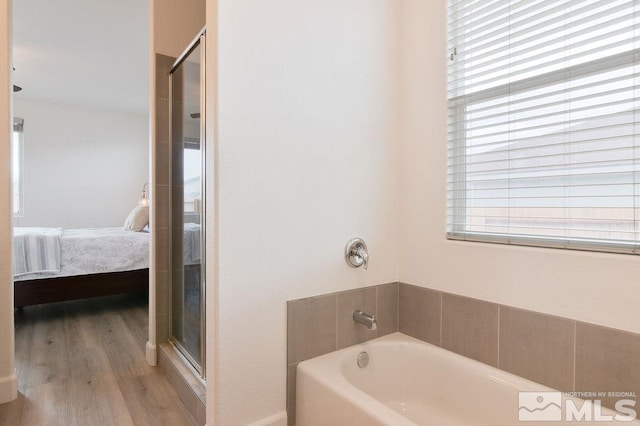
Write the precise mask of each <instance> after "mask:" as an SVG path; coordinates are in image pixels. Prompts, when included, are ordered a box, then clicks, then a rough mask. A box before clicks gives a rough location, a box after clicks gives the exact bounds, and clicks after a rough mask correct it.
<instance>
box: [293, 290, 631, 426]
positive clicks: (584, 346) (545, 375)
mask: <svg viewBox="0 0 640 426" xmlns="http://www.w3.org/2000/svg"><path fill="white" fill-rule="evenodd" d="M287 306H288V317H287V327H288V336H287V413H288V418H289V425H293V424H294V423H295V383H296V377H295V376H296V367H297V365H298V363H299V362H300V361H303V360H305V359H308V358H312V357H315V356H319V355H322V354H324V353H327V352H332V351H334V350H337V349H340V348H343V347H346V346H350V345H353V344H356V343H359V342H362V341H365V340H369V339H372V338H375V337H378V336H382V335H384V334H388V333H391V332H394V331H400V332H402V333H404V334H407V335H409V336H412V337H415V338H417V339H420V340H423V341H426V342H428V343H431V344H434V345H437V346H441V347H443V348H444V349H447V350H450V351H452V352H456V353H458V354H461V355H464V356H466V357H468V358H472V359H475V360H477V361H481V362H484V363H486V364H489V365H491V366H494V367H498V368H500V369H502V370H505V371H508V372H511V373H513V374H516V375H518V376H521V377H524V378H527V379H530V380H533V381H535V382H538V383H541V384H544V385H547V386H550V387H552V388H554V389H558V390H561V391H574V392H597V391H601V392H602V391H607V392H635V394H636V395H637V396H640V361H639V360H640V335H638V334H635V333H630V332H626V331H622V330H615V329H611V328H606V327H601V326H598V325H594V324H587V323H583V322H580V321H575V320H571V319H567V318H561V317H556V316H552V315H546V314H542V313H538V312H532V311H527V310H523V309H518V308H514V307H510V306H505V305H500V304H497V303H491V302H486V301H482V300H478V299H472V298H469V297H463V296H457V295H454V294H450V293H445V292H441V291H437V290H431V289H428V288H423V287H418V286H413V285H409V284H403V283H394V284H385V285H380V286H374V287H367V288H363V289H358V290H352V291H347V292H343V293H333V294H329V295H323V296H317V297H311V298H307V299H299V300H292V301H289V302H288V304H287ZM363 307H364V308H363ZM354 309H363V310H365V311H370V312H371V313H374V314H376V316H377V318H378V321H379V323H378V332H377V333H375V332H370V331H369V330H366V329H365V328H364V327H362V326H360V325H357V324H355V323H354V322H353V320H352V319H350V318H348V317H349V316H350V314H351V313H352V312H353V310H354ZM383 330H384V331H383ZM614 403H615V400H614V399H607V398H604V399H603V405H605V406H607V407H609V408H614V407H613V404H614Z"/></svg>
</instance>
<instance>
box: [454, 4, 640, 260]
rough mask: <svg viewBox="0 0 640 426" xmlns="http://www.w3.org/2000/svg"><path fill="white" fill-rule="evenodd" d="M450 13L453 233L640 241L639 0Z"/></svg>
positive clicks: (594, 244) (567, 241) (519, 240)
mask: <svg viewBox="0 0 640 426" xmlns="http://www.w3.org/2000/svg"><path fill="white" fill-rule="evenodd" d="M448 14H449V29H448V31H449V32H448V43H449V46H448V48H449V69H448V104H449V129H448V160H449V162H448V190H447V193H448V205H447V207H448V211H447V236H448V238H451V239H464V240H472V241H485V242H500V243H510V244H523V245H540V246H551V247H563V248H576V249H586V250H600V251H615V252H628V253H635V252H637V251H638V250H639V247H638V244H639V236H640V65H639V64H640V2H638V1H634V0H609V1H599V0H598V1H596V0H572V1H568V0H531V1H516V0H449V11H448Z"/></svg>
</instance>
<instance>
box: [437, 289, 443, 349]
mask: <svg viewBox="0 0 640 426" xmlns="http://www.w3.org/2000/svg"><path fill="white" fill-rule="evenodd" d="M438 293H440V345H439V346H440V347H441V348H442V347H444V346H443V345H444V336H443V335H442V330H443V322H444V309H443V307H444V301H443V299H444V294H442V292H441V291H439V292H438Z"/></svg>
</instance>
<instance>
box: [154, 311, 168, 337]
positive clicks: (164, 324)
mask: <svg viewBox="0 0 640 426" xmlns="http://www.w3.org/2000/svg"><path fill="white" fill-rule="evenodd" d="M170 327H171V324H170V319H169V314H166V315H156V335H157V339H158V344H160V343H164V342H168V341H169V335H170V331H171V330H170Z"/></svg>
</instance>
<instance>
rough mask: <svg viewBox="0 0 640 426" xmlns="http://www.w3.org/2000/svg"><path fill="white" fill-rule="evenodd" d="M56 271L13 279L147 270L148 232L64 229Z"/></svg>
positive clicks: (117, 229) (112, 229)
mask: <svg viewBox="0 0 640 426" xmlns="http://www.w3.org/2000/svg"><path fill="white" fill-rule="evenodd" d="M60 247H61V256H60V257H61V259H60V272H57V273H55V272H54V273H38V274H26V275H21V276H16V277H14V279H15V280H16V281H21V280H32V279H38V278H51V277H68V276H72V275H87V274H99V273H104V272H120V271H133V270H136V269H145V268H148V267H149V233H148V232H131V231H125V230H124V229H123V228H122V227H119V228H87V229H65V230H63V231H62V236H61V238H60Z"/></svg>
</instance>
